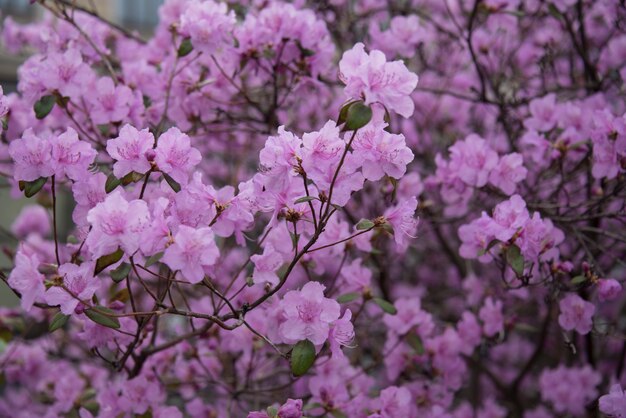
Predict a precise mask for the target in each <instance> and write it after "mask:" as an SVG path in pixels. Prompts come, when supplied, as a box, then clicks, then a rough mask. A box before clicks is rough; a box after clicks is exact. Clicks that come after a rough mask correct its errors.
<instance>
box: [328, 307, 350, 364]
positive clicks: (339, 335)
mask: <svg viewBox="0 0 626 418" xmlns="http://www.w3.org/2000/svg"><path fill="white" fill-rule="evenodd" d="M351 320H352V312H351V311H350V309H346V310H345V312H344V313H343V316H342V317H341V318H340V319H338V320H336V321H335V322H333V323H332V324H331V326H330V332H329V333H328V342H329V344H330V351H331V353H332V355H333V356H343V352H342V351H341V347H342V346H347V345H349V344H350V343H351V342H352V340H353V339H354V326H353V325H352V321H351Z"/></svg>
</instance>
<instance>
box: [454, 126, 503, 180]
mask: <svg viewBox="0 0 626 418" xmlns="http://www.w3.org/2000/svg"><path fill="white" fill-rule="evenodd" d="M497 164H498V154H497V153H496V152H495V151H494V150H492V149H491V148H490V147H489V145H488V144H487V141H485V140H484V139H482V138H481V137H479V136H478V135H475V134H472V135H469V136H468V137H467V138H465V140H463V141H457V142H455V143H454V145H452V146H451V147H450V166H451V167H453V168H454V170H455V171H456V173H457V175H458V177H459V178H460V179H461V180H462V181H463V182H465V183H466V184H467V185H469V186H474V187H483V186H484V185H485V184H487V180H488V179H489V174H490V173H491V171H492V170H493V169H495V168H496V166H497Z"/></svg>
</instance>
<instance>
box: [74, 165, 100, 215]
mask: <svg viewBox="0 0 626 418" xmlns="http://www.w3.org/2000/svg"><path fill="white" fill-rule="evenodd" d="M106 181H107V176H106V175H105V174H104V173H100V172H98V173H96V174H91V173H88V174H87V175H86V176H83V177H81V178H80V179H79V180H77V181H76V182H75V183H74V184H72V194H73V195H74V200H75V201H76V206H75V207H74V212H73V213H72V219H73V220H74V222H76V224H77V225H78V226H84V225H86V224H87V212H89V210H90V209H92V208H93V207H95V206H96V205H97V204H98V203H100V202H104V199H106V197H107V194H106V191H105V185H106Z"/></svg>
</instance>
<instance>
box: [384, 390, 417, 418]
mask: <svg viewBox="0 0 626 418" xmlns="http://www.w3.org/2000/svg"><path fill="white" fill-rule="evenodd" d="M412 399H413V397H412V396H411V392H409V391H408V390H407V389H406V388H402V387H396V386H389V387H388V388H385V389H383V390H382V391H381V392H380V397H379V398H378V404H379V406H378V408H377V409H378V410H379V411H380V417H381V418H396V417H409V416H411V404H412Z"/></svg>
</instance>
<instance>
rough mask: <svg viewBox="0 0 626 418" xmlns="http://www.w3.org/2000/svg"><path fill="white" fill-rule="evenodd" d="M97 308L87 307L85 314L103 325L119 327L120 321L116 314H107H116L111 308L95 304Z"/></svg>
mask: <svg viewBox="0 0 626 418" xmlns="http://www.w3.org/2000/svg"><path fill="white" fill-rule="evenodd" d="M94 308H95V309H85V315H87V317H88V318H89V319H91V320H92V321H93V322H95V323H96V324H100V325H102V326H103V327H108V328H113V329H118V328H119V327H120V321H119V320H118V319H117V318H116V317H114V316H107V315H105V314H107V313H108V314H114V313H115V312H113V311H112V310H111V309H109V308H105V307H104V306H95V307H94Z"/></svg>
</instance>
